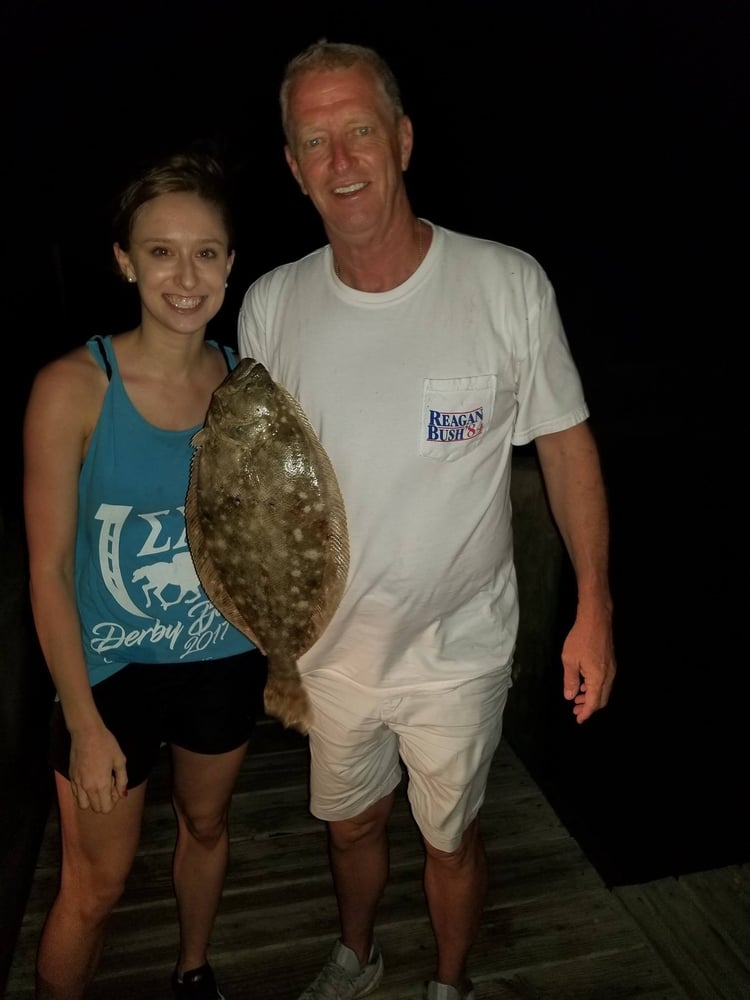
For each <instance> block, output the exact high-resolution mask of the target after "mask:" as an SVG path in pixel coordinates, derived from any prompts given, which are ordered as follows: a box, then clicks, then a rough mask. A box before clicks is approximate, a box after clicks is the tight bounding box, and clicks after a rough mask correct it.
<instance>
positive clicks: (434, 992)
mask: <svg viewBox="0 0 750 1000" xmlns="http://www.w3.org/2000/svg"><path fill="white" fill-rule="evenodd" d="M422 1000H477V995H476V993H475V992H474V984H473V983H471V982H470V983H469V988H468V991H467V992H466V993H459V992H458V990H457V989H456V987H455V986H446V985H445V983H436V982H435V980H434V979H431V980H430V981H429V983H425V984H424V993H423V994H422Z"/></svg>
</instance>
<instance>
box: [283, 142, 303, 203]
mask: <svg viewBox="0 0 750 1000" xmlns="http://www.w3.org/2000/svg"><path fill="white" fill-rule="evenodd" d="M284 156H285V157H286V162H287V165H288V167H289V169H290V170H291V171H292V176H293V177H294V179H295V181H296V182H297V183H298V184H299V187H300V191H301V192H302V194H307V188H306V187H305V184H304V182H303V180H302V172H301V171H300V168H299V164H298V163H297V161H296V159H295V158H294V155H293V154H292V151H291V149H290V148H289V146H284Z"/></svg>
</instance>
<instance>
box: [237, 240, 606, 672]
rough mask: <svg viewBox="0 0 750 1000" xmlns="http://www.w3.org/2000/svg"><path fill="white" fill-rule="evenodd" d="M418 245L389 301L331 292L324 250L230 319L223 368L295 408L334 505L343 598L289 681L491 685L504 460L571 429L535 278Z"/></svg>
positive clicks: (333, 283) (572, 401) (289, 268)
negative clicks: (233, 332) (332, 487)
mask: <svg viewBox="0 0 750 1000" xmlns="http://www.w3.org/2000/svg"><path fill="white" fill-rule="evenodd" d="M432 229H433V240H432V244H431V246H430V248H429V251H428V253H427V255H426V256H425V259H424V260H423V261H422V264H421V265H420V267H419V268H418V269H417V271H415V273H414V274H413V275H412V276H411V277H410V278H409V279H408V280H407V281H405V282H404V283H403V284H402V285H399V286H398V287H397V288H394V289H392V290H390V291H387V292H360V291H356V290H355V289H352V288H349V287H348V286H347V285H345V284H344V283H343V282H341V281H339V279H338V278H337V277H336V275H335V273H334V271H333V266H332V255H331V250H330V247H329V246H324V247H321V248H320V249H319V250H316V251H315V252H313V253H311V254H309V255H308V256H306V257H304V258H302V259H301V260H298V261H295V262H292V263H289V264H284V265H282V266H281V267H277V268H275V269H274V270H272V271H269V272H268V273H266V274H264V275H262V276H261V277H260V278H258V279H257V280H256V281H255V282H254V283H253V284H252V285H251V286H250V288H249V289H248V291H247V293H246V294H245V298H244V301H243V305H242V308H241V311H240V319H239V348H240V353H241V354H242V355H243V356H244V357H253V358H255V359H256V360H258V361H260V362H261V363H262V364H263V365H265V366H266V368H267V369H268V371H269V372H270V374H271V376H272V378H274V379H275V380H276V381H277V382H278V383H280V384H281V385H283V386H285V387H286V388H287V389H288V390H289V391H290V392H291V393H292V394H293V395H294V396H296V397H297V399H299V401H300V403H301V405H302V407H303V409H304V410H305V412H306V414H307V416H308V418H309V419H310V422H311V423H312V425H313V427H314V428H315V430H316V432H317V433H318V435H319V437H320V440H321V442H322V444H323V446H324V448H325V449H326V451H327V453H328V455H329V457H330V459H331V461H332V463H333V467H334V469H335V471H336V475H337V477H338V481H339V485H340V488H341V492H342V495H343V498H344V503H345V506H346V514H347V521H348V527H349V542H350V551H351V559H350V569H349V578H348V583H347V587H346V590H345V592H344V595H343V598H342V600H341V604H340V605H339V608H338V610H337V612H336V614H335V615H334V618H333V620H332V621H331V623H330V625H329V626H328V628H327V629H326V631H325V632H324V634H323V635H322V636H321V638H320V639H319V640H318V641H317V642H316V643H315V645H314V646H313V647H312V648H311V649H310V650H309V651H308V652H307V653H305V654H304V656H303V657H302V658H301V659H300V663H299V666H300V671H301V672H302V674H305V673H307V672H309V671H321V672H325V673H326V674H329V675H330V674H332V673H333V674H344V675H345V676H347V677H348V678H350V679H352V680H353V681H355V682H356V683H359V684H362V685H364V686H366V687H378V688H381V689H382V688H387V689H409V688H412V687H414V686H417V685H418V686H420V687H425V686H428V687H429V686H434V687H436V688H440V687H449V686H453V685H455V683H456V682H457V681H460V680H464V679H468V678H473V677H478V676H483V675H486V674H489V673H494V672H495V671H498V670H507V668H508V667H509V664H510V662H511V660H512V656H513V650H514V646H515V641H516V632H517V625H518V596H517V588H516V577H515V570H514V567H513V538H512V532H511V509H510V499H509V487H510V471H511V462H510V458H511V445H512V444H513V445H522V444H527V443H528V442H530V441H532V440H533V439H534V438H535V437H537V436H538V435H540V434H546V433H550V432H553V431H560V430H565V429H566V428H568V427H571V426H573V425H574V424H577V423H580V422H581V421H583V420H585V419H586V418H587V417H588V409H587V406H586V402H585V400H584V396H583V392H582V388H581V383H580V379H579V376H578V373H577V370H576V368H575V365H574V363H573V360H572V358H571V355H570V351H569V348H568V343H567V340H566V337H565V333H564V331H563V327H562V324H561V321H560V317H559V314H558V310H557V305H556V301H555V295H554V291H553V288H552V286H551V284H550V282H549V280H548V278H547V276H546V275H545V273H544V271H543V270H542V268H541V267H540V265H539V264H538V263H537V262H536V261H535V260H534V259H533V258H532V257H530V256H529V255H528V254H526V253H524V252H523V251H520V250H516V249H514V248H512V247H508V246H504V245H502V244H499V243H496V242H492V241H488V240H481V239H476V238H474V237H470V236H465V235H462V234H459V233H454V232H451V231H450V230H447V229H443V228H441V227H440V226H434V225H433V226H432Z"/></svg>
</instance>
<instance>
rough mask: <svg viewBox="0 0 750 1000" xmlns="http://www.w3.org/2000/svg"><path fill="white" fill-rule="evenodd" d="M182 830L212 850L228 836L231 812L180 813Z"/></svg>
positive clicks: (202, 845) (223, 810) (226, 810)
mask: <svg viewBox="0 0 750 1000" xmlns="http://www.w3.org/2000/svg"><path fill="white" fill-rule="evenodd" d="M178 821H179V825H180V828H181V829H182V830H184V832H185V833H186V834H187V835H188V836H189V837H190V838H191V839H192V840H194V841H195V842H196V843H198V844H200V846H201V847H203V848H205V849H206V850H211V849H212V848H214V847H216V845H217V844H218V843H220V842H221V841H222V840H223V839H224V837H226V836H227V826H228V822H229V810H228V809H222V810H221V811H220V812H216V813H192V812H189V811H178Z"/></svg>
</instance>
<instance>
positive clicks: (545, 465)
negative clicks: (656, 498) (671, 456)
mask: <svg viewBox="0 0 750 1000" xmlns="http://www.w3.org/2000/svg"><path fill="white" fill-rule="evenodd" d="M536 448H537V453H538V455H539V462H540V464H541V468H542V475H543V476H544V483H545V487H546V490H547V496H548V499H549V503H550V507H551V509H552V516H553V517H554V519H555V523H556V524H557V527H558V528H559V530H560V534H561V535H562V538H563V541H564V543H565V547H566V549H567V550H568V555H569V556H570V560H571V562H572V563H573V569H574V570H575V575H576V583H577V588H578V605H577V610H576V618H575V622H574V624H573V627H572V628H571V630H570V632H569V633H568V635H567V638H566V639H565V642H564V644H563V650H562V662H563V694H564V696H565V698H567V699H568V700H569V701H573V702H574V706H573V714H574V715H575V716H576V719H577V721H578V722H579V723H580V722H585V720H586V719H588V718H589V717H590V716H591V715H593V713H594V712H596V711H597V709H600V708H603V707H604V706H605V705H606V704H607V702H608V701H609V696H610V692H611V690H612V684H613V682H614V679H615V672H616V669H617V666H616V662H615V652H614V642H613V638H612V597H611V595H610V590H609V511H608V507H607V497H606V492H605V489H604V480H603V477H602V472H601V465H600V462H599V453H598V450H597V447H596V442H595V441H594V437H593V435H592V433H591V429H590V427H589V425H588V423H587V422H583V423H580V424H576V425H575V426H574V427H570V428H568V430H565V431H558V432H557V433H555V434H544V435H542V436H541V437H538V438H537V439H536Z"/></svg>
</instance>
